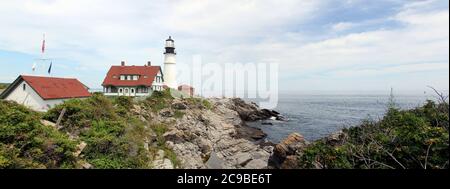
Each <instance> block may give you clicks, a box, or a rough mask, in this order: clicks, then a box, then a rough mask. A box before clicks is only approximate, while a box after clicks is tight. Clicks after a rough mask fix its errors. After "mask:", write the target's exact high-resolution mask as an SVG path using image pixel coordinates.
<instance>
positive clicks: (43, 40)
mask: <svg viewBox="0 0 450 189" xmlns="http://www.w3.org/2000/svg"><path fill="white" fill-rule="evenodd" d="M41 51H42V53H44V51H45V34H44V38H43V39H42V48H41Z"/></svg>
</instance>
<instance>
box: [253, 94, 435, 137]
mask: <svg viewBox="0 0 450 189" xmlns="http://www.w3.org/2000/svg"><path fill="white" fill-rule="evenodd" d="M428 99H429V100H437V98H436V96H435V95H434V94H427V93H423V94H398V95H395V96H394V102H395V104H396V106H397V107H399V108H401V109H411V108H415V107H418V106H421V105H423V104H424V103H425V102H426V100H428ZM389 101H390V94H389V92H388V94H364V93H362V94H361V93H359V94H351V93H350V94H340V93H334V94H333V93H331V92H330V93H309V94H308V93H307V94H305V93H282V94H279V100H278V105H277V107H276V108H275V110H276V111H278V112H280V113H281V114H282V115H283V116H284V117H286V118H287V121H271V120H265V121H257V122H253V123H248V124H249V125H250V126H253V127H257V128H261V129H262V130H263V131H264V132H265V133H267V134H268V136H267V140H268V141H271V142H275V143H277V142H279V141H280V140H282V139H283V138H285V137H287V136H288V135H289V134H290V133H293V132H298V133H300V134H302V135H303V136H304V137H305V139H307V140H308V141H313V140H317V139H319V138H322V137H325V136H327V135H329V134H331V133H333V132H336V131H339V130H341V129H342V128H344V127H347V128H348V127H351V126H357V125H358V124H360V123H361V122H362V121H363V120H365V119H369V120H379V119H381V118H382V117H383V115H384V114H385V113H386V111H387V107H388V102H389ZM263 123H265V124H263ZM268 123H269V124H272V125H269V124H268Z"/></svg>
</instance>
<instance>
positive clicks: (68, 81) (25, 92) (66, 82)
mask: <svg viewBox="0 0 450 189" xmlns="http://www.w3.org/2000/svg"><path fill="white" fill-rule="evenodd" d="M89 96H91V94H90V93H89V91H88V87H86V86H85V85H83V84H82V83H81V82H80V81H78V80H77V79H75V78H57V77H42V76H26V75H20V76H19V77H18V78H17V79H16V80H15V81H14V82H13V83H11V85H9V86H8V88H6V90H4V91H3V93H2V94H0V98H1V99H4V100H11V101H15V102H17V103H19V104H22V105H24V106H27V107H29V108H31V109H33V110H36V111H43V112H45V111H47V110H48V109H50V108H52V107H53V106H55V105H57V104H60V103H62V102H64V100H67V99H71V98H87V97H89Z"/></svg>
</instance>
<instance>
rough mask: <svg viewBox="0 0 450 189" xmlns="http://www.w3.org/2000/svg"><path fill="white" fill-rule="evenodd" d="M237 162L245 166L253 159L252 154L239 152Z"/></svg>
mask: <svg viewBox="0 0 450 189" xmlns="http://www.w3.org/2000/svg"><path fill="white" fill-rule="evenodd" d="M235 157H236V163H237V164H238V165H241V166H245V165H246V164H247V163H248V162H249V161H251V160H252V156H251V155H250V154H249V153H239V154H237V155H236V156H235Z"/></svg>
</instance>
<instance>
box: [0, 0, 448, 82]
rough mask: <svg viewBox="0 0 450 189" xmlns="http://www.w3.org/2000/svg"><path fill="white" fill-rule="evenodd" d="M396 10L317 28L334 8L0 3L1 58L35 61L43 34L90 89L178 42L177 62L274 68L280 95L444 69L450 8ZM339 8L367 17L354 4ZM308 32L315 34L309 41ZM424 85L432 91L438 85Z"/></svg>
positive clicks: (187, 1) (187, 2)
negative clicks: (9, 54) (168, 41)
mask: <svg viewBox="0 0 450 189" xmlns="http://www.w3.org/2000/svg"><path fill="white" fill-rule="evenodd" d="M399 2H402V4H403V6H401V7H398V9H396V13H395V14H392V15H389V16H385V17H381V18H377V19H376V20H373V18H371V19H370V20H353V21H348V20H337V21H336V19H330V22H326V21H322V22H318V18H327V17H338V16H339V15H327V14H329V13H330V11H327V10H332V9H336V7H332V6H334V5H335V4H339V3H341V1H333V0H329V1H297V0H286V1H283V2H279V1H270V0H260V1H256V0H245V1H240V0H239V1H238V0H236V1H229V0H226V1H225V0H217V1H206V2H205V1H192V0H175V1H158V3H155V2H152V1H147V0H136V1H133V2H127V1H110V0H109V1H107V0H96V1H91V0H78V1H63V0H24V1H2V2H0V12H2V15H4V16H2V17H0V22H1V23H2V26H0V30H1V35H0V50H8V51H15V52H21V53H26V54H31V55H33V56H39V48H40V44H41V35H42V33H46V36H47V53H48V56H49V57H53V58H55V59H56V60H60V62H58V61H56V62H55V63H56V64H58V63H61V64H64V61H66V60H69V61H70V62H75V63H76V64H75V65H77V67H79V68H77V69H78V70H79V75H92V74H90V73H91V72H95V73H96V74H97V75H96V76H91V77H92V79H90V81H88V83H87V84H88V85H90V86H91V87H99V84H100V83H101V81H102V79H103V75H101V74H98V73H103V72H105V73H106V71H107V69H108V67H109V66H110V65H112V64H118V63H119V62H120V61H121V60H126V61H127V62H129V63H130V64H136V65H137V64H144V63H145V62H146V61H147V60H151V61H152V62H153V63H154V64H157V65H158V64H162V61H163V55H162V51H163V42H164V39H165V38H167V36H168V35H172V36H174V38H175V41H176V46H177V51H178V56H177V59H178V62H179V63H188V62H190V61H191V59H192V55H194V54H200V55H202V56H203V59H204V61H206V62H217V63H227V62H230V63H235V62H242V63H245V62H277V63H279V64H280V72H281V74H279V75H280V77H281V78H280V79H281V80H280V81H281V82H280V87H281V88H283V87H284V88H291V87H290V86H292V85H295V84H298V83H302V82H303V83H305V82H306V81H313V80H314V79H317V80H316V81H320V82H321V84H320V85H319V84H318V85H315V86H316V87H323V88H333V87H337V86H340V85H343V83H338V81H337V79H336V78H337V77H340V78H344V79H345V78H350V80H353V81H348V82H350V84H348V83H345V84H346V85H351V83H353V82H355V83H356V82H358V80H361V77H363V75H364V74H359V75H358V74H356V75H355V74H349V73H346V72H345V70H346V69H347V70H355V71H361V72H360V73H370V74H368V75H367V77H376V76H377V75H378V74H379V73H381V72H383V71H386V70H387V71H388V72H389V73H392V74H400V75H399V76H398V77H397V78H393V79H397V80H398V81H401V80H404V77H406V76H407V75H403V76H402V75H401V74H402V73H403V74H404V73H405V72H402V71H392V70H397V69H400V70H401V69H404V70H405V71H406V72H407V70H411V69H413V68H414V66H417V69H418V68H426V67H427V65H429V64H428V63H429V62H432V63H433V64H430V67H432V68H435V69H434V70H437V69H440V68H441V67H446V66H447V67H448V49H449V44H448V41H449V37H448V34H449V30H448V28H449V25H448V23H449V18H448V17H449V16H448V15H449V11H448V5H447V7H446V8H445V9H443V8H442V7H441V6H437V5H436V4H437V3H439V1H417V2H416V1H414V2H410V1H405V2H406V3H404V2H403V1H399ZM379 3H385V1H382V2H379ZM344 4H345V6H352V8H354V9H358V8H359V9H361V10H362V11H361V12H364V11H368V10H369V9H367V8H366V7H364V6H362V5H364V4H365V3H364V2H361V1H358V0H357V1H354V0H353V1H347V2H345V3H344ZM398 4H400V3H398ZM439 5H440V4H439ZM386 6H387V5H386ZM337 8H339V7H337ZM363 9H364V10H363ZM366 9H367V10H366ZM367 14H376V13H373V12H371V13H369V12H368V13H367ZM386 22H389V23H391V22H395V23H397V24H398V26H396V27H390V25H389V24H385V23H386ZM313 26H314V27H313ZM369 26H370V27H369ZM308 28H315V31H312V32H311V31H308V32H306V30H307V29H308ZM355 28H366V29H365V30H362V31H355V30H354V29H355ZM400 64H401V65H404V66H398V65H400ZM71 65H72V64H71ZM419 65H420V66H419ZM27 68H28V67H27ZM61 69H66V68H64V67H61ZM342 70H344V71H342ZM364 70H365V71H364ZM416 71H420V69H419V70H416ZM428 71H430V70H428ZM17 72H19V71H17ZM328 73H330V75H327V74H328ZM331 73H334V74H331ZM2 74H18V73H2ZM324 75H325V77H328V79H323V77H324ZM447 75H448V72H447ZM8 77H10V76H8ZM305 78H309V79H308V80H306V79H305ZM427 79H429V80H430V82H435V83H439V82H438V80H440V79H441V78H436V77H435V78H433V77H430V78H427ZM380 82H383V81H382V80H380ZM445 82H447V83H448V81H444V82H443V83H445ZM399 83H401V82H399ZM408 84H409V83H404V85H408ZM306 86H307V87H306ZM380 86H381V85H380ZM308 87H310V86H309V85H305V87H304V88H308ZM299 88H302V86H299Z"/></svg>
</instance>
